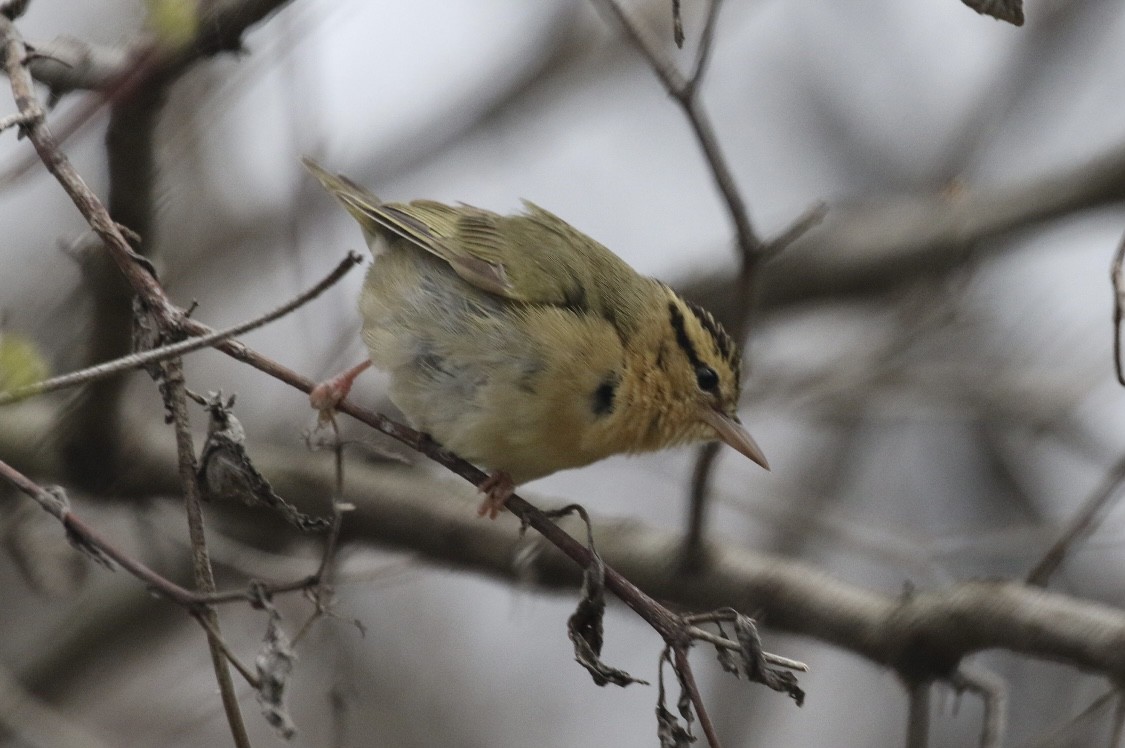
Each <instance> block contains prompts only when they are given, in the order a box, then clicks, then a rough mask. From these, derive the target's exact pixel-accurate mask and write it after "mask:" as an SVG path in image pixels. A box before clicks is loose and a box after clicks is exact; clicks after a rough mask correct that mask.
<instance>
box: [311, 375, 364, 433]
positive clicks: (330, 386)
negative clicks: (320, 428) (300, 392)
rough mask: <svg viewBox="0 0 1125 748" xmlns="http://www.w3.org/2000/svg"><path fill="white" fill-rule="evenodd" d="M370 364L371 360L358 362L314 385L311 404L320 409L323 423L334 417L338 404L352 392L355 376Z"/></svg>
mask: <svg viewBox="0 0 1125 748" xmlns="http://www.w3.org/2000/svg"><path fill="white" fill-rule="evenodd" d="M368 366H371V361H370V360H368V361H364V362H363V363H361V364H356V365H355V366H353V367H352V368H350V369H348V370H347V371H343V372H340V373H339V374H337V375H336V376H334V377H332V378H331V379H326V380H324V381H323V382H321V383H320V384H318V385H317V386H316V387H313V389H312V392H310V393H309V405H311V406H313V408H315V409H316V410H319V411H320V422H321V423H326V422H327V421H329V420H331V419H332V414H333V412H335V410H336V406H337V405H339V404H340V401H341V400H343V399H344V398H345V397H347V396H348V393H349V392H351V389H352V383H353V382H355V378H356V377H358V376H359V375H360V374H362V373H363V372H364V371H365V370H366V369H367V367H368Z"/></svg>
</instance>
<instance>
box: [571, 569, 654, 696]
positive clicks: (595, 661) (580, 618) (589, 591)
mask: <svg viewBox="0 0 1125 748" xmlns="http://www.w3.org/2000/svg"><path fill="white" fill-rule="evenodd" d="M595 557H596V558H597V562H596V563H595V564H593V565H592V566H590V567H589V568H587V569H586V571H585V572H584V574H583V577H582V599H581V600H579V601H578V607H577V609H575V611H574V613H573V614H572V615H571V616H570V618H568V619H567V622H566V629H567V634H568V635H569V636H570V640H571V642H573V643H574V659H575V660H577V661H578V664H580V665H582V667H584V668H586V670H588V671H589V673H590V676H591V677H592V678H593V679H594V683H597V684H598V685H599V686H604V685H606V684H607V683H612V684H614V685H615V686H622V687H624V686H628V685H629V684H631V683H642V684H645V685H648V684H647V683H646V682H645V681H643V680H640V679H638V678H634V677H633V676H631V675H629V674H628V673H626V672H625V671H624V670H618V669H617V668H614V667H610V666H609V665H607V664H605V663H604V662H602V660H601V653H602V642H603V634H604V628H603V619H604V617H605V565H604V564H603V563H602V560H601V557H598V556H596V554H595Z"/></svg>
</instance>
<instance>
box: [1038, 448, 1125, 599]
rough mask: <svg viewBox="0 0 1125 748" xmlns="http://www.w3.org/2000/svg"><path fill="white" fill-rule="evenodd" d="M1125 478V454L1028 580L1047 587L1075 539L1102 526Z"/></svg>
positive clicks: (1082, 537) (1077, 540)
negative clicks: (1107, 510)
mask: <svg viewBox="0 0 1125 748" xmlns="http://www.w3.org/2000/svg"><path fill="white" fill-rule="evenodd" d="M1123 482H1125V457H1122V458H1121V459H1119V460H1118V461H1117V463H1116V464H1115V465H1114V466H1113V467H1112V468H1110V470H1109V472H1108V473H1106V476H1105V478H1103V479H1102V483H1101V485H1100V486H1098V489H1097V490H1096V491H1094V493H1093V494H1091V495H1090V498H1088V499H1087V500H1086V503H1085V504H1083V505H1082V508H1081V509H1079V510H1078V513H1077V514H1075V515H1074V518H1073V519H1072V520H1071V521H1070V523H1069V524H1068V525H1067V527H1066V529H1065V530H1063V533H1062V535H1060V536H1059V539H1058V540H1056V541H1055V542H1054V544H1052V545H1051V547H1050V548H1049V549H1048V550H1047V552H1046V553H1045V554H1043V558H1042V559H1040V561H1039V563H1037V564H1036V565H1035V566H1034V568H1032V570H1031V571H1030V572H1028V575H1027V583H1028V584H1034V585H1037V586H1039V587H1044V586H1046V585H1047V582H1048V581H1049V580H1050V578H1051V575H1052V574H1053V573H1054V572H1055V570H1056V569H1058V567H1059V565H1060V564H1061V563H1062V562H1063V559H1065V558H1066V554H1067V553H1069V552H1070V550H1071V547H1072V546H1073V545H1074V544H1075V543H1079V542H1081V541H1082V540H1084V539H1085V538H1086V537H1087V536H1088V535H1089V534H1090V533H1092V532H1093V531H1094V529H1095V528H1096V527H1097V526H1098V522H1099V521H1100V518H1101V516H1102V515H1103V514H1104V512H1105V509H1106V507H1107V505H1108V504H1109V502H1110V500H1111V499H1114V498H1115V497H1117V496H1118V494H1119V491H1120V488H1121V485H1122V483H1123Z"/></svg>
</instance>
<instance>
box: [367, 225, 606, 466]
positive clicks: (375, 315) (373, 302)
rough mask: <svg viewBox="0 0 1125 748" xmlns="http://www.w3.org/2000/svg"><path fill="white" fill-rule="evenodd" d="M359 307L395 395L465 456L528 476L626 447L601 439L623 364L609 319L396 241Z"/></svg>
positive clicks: (420, 424)
mask: <svg viewBox="0 0 1125 748" xmlns="http://www.w3.org/2000/svg"><path fill="white" fill-rule="evenodd" d="M360 310H361V313H362V315H363V320H364V323H363V338H364V341H365V342H366V344H367V346H368V349H369V350H370V353H371V359H372V361H373V362H374V363H375V365H376V366H378V367H380V368H382V369H385V370H386V371H388V372H389V373H390V376H391V384H390V396H391V399H392V400H393V401H394V403H395V404H396V405H397V406H398V407H399V408H400V409H401V410H402V411H403V413H404V414H405V415H406V417H407V418H408V419H409V420H410V421H411V422H412V423H413V425H414V426H415V427H417V428H419V429H421V430H423V431H426V432H427V433H429V434H430V435H431V436H433V438H434V439H436V440H437V441H439V442H440V443H442V444H443V445H444V446H446V447H448V448H449V449H451V450H453V451H454V452H456V453H457V454H459V455H461V456H462V457H465V458H466V459H468V460H470V461H473V462H475V463H477V464H479V465H481V466H482V467H485V468H488V469H490V470H504V471H506V472H508V473H509V474H510V475H511V476H512V478H513V479H514V480H515V481H516V482H517V483H520V482H524V481H527V480H531V479H534V478H537V477H541V476H543V475H547V474H549V473H552V472H555V471H557V470H561V469H565V468H570V467H577V466H580V465H585V464H588V463H590V462H593V461H595V460H597V459H601V458H603V457H606V456H608V454H611V453H612V452H614V451H625V449H622V448H617V447H615V446H614V445H612V444H609V443H607V441H606V440H605V439H604V438H602V436H604V434H603V432H604V428H603V427H604V424H605V419H606V418H608V417H610V416H611V415H612V412H613V409H614V407H615V406H616V403H615V402H614V395H615V392H616V387H617V381H618V378H619V377H620V368H621V362H622V345H621V341H620V340H619V338H618V335H617V333H616V331H615V330H614V328H613V326H612V325H610V324H609V323H608V322H606V321H605V320H604V319H601V318H597V317H593V316H590V315H584V314H581V313H578V312H576V311H574V310H571V309H565V308H560V307H554V306H549V305H543V306H536V305H527V304H519V303H514V302H510V301H508V300H505V299H501V298H499V297H497V296H494V295H491V294H489V293H486V292H484V291H481V290H480V289H477V288H476V287H474V286H472V285H470V284H469V283H466V282H465V281H463V280H462V279H461V278H459V277H458V276H457V275H456V274H455V273H453V272H452V270H450V269H449V267H448V265H445V264H444V263H443V262H441V261H440V260H438V259H436V258H433V257H431V256H429V255H426V254H424V253H422V252H418V251H413V250H410V249H407V248H397V249H396V248H394V247H392V248H391V250H389V251H386V252H384V253H383V254H381V255H379V256H378V257H377V258H376V261H375V262H374V263H373V264H372V266H371V269H370V270H369V272H368V275H367V279H366V281H365V284H364V290H363V293H362V295H361V299H360ZM600 435H601V436H600Z"/></svg>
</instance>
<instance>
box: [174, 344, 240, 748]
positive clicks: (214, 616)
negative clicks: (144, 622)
mask: <svg viewBox="0 0 1125 748" xmlns="http://www.w3.org/2000/svg"><path fill="white" fill-rule="evenodd" d="M161 367H162V368H163V379H164V393H165V402H166V407H168V409H169V410H170V411H171V412H172V421H173V424H174V425H175V431H176V454H177V458H178V459H177V462H178V465H179V475H180V490H181V491H182V492H183V497H184V510H185V513H186V514H187V521H188V537H189V538H190V540H191V550H192V568H193V571H194V573H195V586H196V588H197V589H198V590H199V591H200V592H202V593H204V594H213V593H214V592H215V574H214V571H213V570H212V569H211V559H210V557H209V556H208V554H207V537H206V533H205V531H204V526H203V508H202V507H201V506H200V501H201V497H200V489H199V482H198V481H197V480H196V477H195V476H196V472H197V469H196V464H195V447H194V446H193V444H192V436H191V426H190V424H189V423H188V412H187V395H186V393H185V387H184V368H183V360H182V359H178V358H177V359H172V360H170V361H166V362H165V363H163V364H161ZM196 615H197V616H198V617H199V618H200V619H201V620H205V621H206V622H207V626H206V627H205V629H206V631H207V643H208V647H209V649H210V650H211V665H212V667H213V669H214V671H215V680H216V681H217V682H218V684H219V694H220V696H221V697H222V701H223V710H224V711H225V712H226V716H227V724H228V725H229V726H230V731H231V737H233V738H234V743H235V745H236V746H238V747H239V748H250V736H249V735H247V733H246V724H245V722H244V721H243V719H242V710H241V709H240V708H239V705H238V695H237V694H236V693H235V690H234V681H233V680H232V679H231V675H230V669H229V668H228V667H227V655H226V652H227V647H226V643H225V642H222V632H221V630H220V628H219V615H218V613H217V612H216V611H215V608H214V607H212V606H210V605H208V606H205V607H203V608H201V609H200V610H199V611H198V612H197V613H196Z"/></svg>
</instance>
